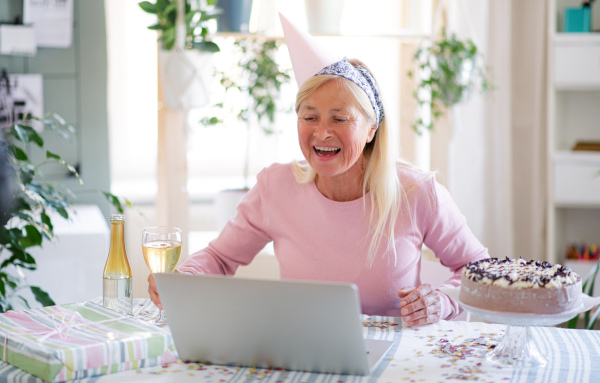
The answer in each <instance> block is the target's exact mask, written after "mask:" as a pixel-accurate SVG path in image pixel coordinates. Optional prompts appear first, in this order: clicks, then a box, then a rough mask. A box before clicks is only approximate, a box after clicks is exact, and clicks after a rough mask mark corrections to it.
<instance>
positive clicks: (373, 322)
mask: <svg viewBox="0 0 600 383" xmlns="http://www.w3.org/2000/svg"><path fill="white" fill-rule="evenodd" d="M362 323H363V327H379V328H380V329H386V328H389V327H394V326H398V323H394V322H388V321H385V320H379V321H376V320H372V319H371V318H367V319H364V320H363V321H362Z"/></svg>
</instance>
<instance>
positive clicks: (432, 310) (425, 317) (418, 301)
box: [398, 284, 441, 326]
mask: <svg viewBox="0 0 600 383" xmlns="http://www.w3.org/2000/svg"><path fill="white" fill-rule="evenodd" d="M398 296H399V297H401V298H402V300H401V301H400V306H401V307H402V310H401V314H402V317H403V320H404V321H405V322H406V323H407V324H408V325H409V326H418V325H424V324H429V323H435V322H437V321H439V320H440V313H441V303H440V297H439V295H438V294H437V292H436V291H435V289H433V287H432V286H431V285H429V284H422V285H420V286H419V287H417V288H412V287H409V288H403V289H401V290H400V291H398Z"/></svg>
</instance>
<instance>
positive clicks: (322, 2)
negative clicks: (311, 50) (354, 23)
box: [304, 0, 345, 35]
mask: <svg viewBox="0 0 600 383" xmlns="http://www.w3.org/2000/svg"><path fill="white" fill-rule="evenodd" d="M304 1H305V3H304V4H305V6H306V19H307V20H308V32H310V33H311V34H313V35H339V34H340V22H341V20H342V10H343V9H344V2H345V0H304Z"/></svg>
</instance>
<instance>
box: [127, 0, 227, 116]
mask: <svg viewBox="0 0 600 383" xmlns="http://www.w3.org/2000/svg"><path fill="white" fill-rule="evenodd" d="M202 3H205V4H206V8H203V6H202ZM216 3H217V0H156V1H155V2H150V1H142V2H140V3H138V4H139V6H140V8H141V9H142V10H143V11H145V12H148V13H151V14H153V15H156V17H157V19H158V20H157V21H158V22H157V23H156V24H154V25H151V26H149V27H148V29H151V30H155V31H159V32H160V35H159V37H158V41H159V42H160V48H161V49H160V52H159V62H160V75H161V78H162V91H163V101H164V102H165V103H166V105H167V106H168V107H169V108H171V109H189V108H192V107H200V106H203V105H205V104H206V103H207V102H208V99H209V90H208V87H207V84H208V83H210V78H211V75H212V73H211V71H212V63H211V59H212V53H215V52H219V46H218V45H217V44H216V43H215V42H213V41H212V40H211V38H210V36H211V33H210V30H211V23H216V21H215V20H216V18H217V17H218V15H219V13H220V10H219V9H218V8H217V7H216ZM178 33H179V37H178Z"/></svg>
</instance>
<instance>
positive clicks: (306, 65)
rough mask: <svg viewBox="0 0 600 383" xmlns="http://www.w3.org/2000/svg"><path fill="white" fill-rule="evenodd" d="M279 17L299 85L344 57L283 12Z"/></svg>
mask: <svg viewBox="0 0 600 383" xmlns="http://www.w3.org/2000/svg"><path fill="white" fill-rule="evenodd" d="M279 19H280V20H281V26H282V27H283V36H284V37H285V42H286V43H287V46H288V50H289V51H290V58H291V59H292V67H293V68H294V75H295V76H296V82H297V83H298V86H300V85H302V84H303V83H304V81H306V80H307V79H309V78H310V77H312V76H314V75H315V74H317V73H318V72H319V71H320V70H321V69H323V68H325V67H326V66H329V65H331V64H333V63H334V62H337V61H339V60H341V59H343V56H339V55H336V54H335V53H334V52H332V51H331V49H330V48H328V47H325V46H323V45H322V44H321V42H320V41H318V40H317V39H315V38H314V37H313V36H311V35H310V34H309V33H308V32H306V31H304V30H302V29H301V28H298V27H297V26H296V25H294V24H292V23H291V22H290V21H289V20H288V19H287V18H286V17H285V16H284V15H282V14H281V12H280V13H279Z"/></svg>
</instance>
